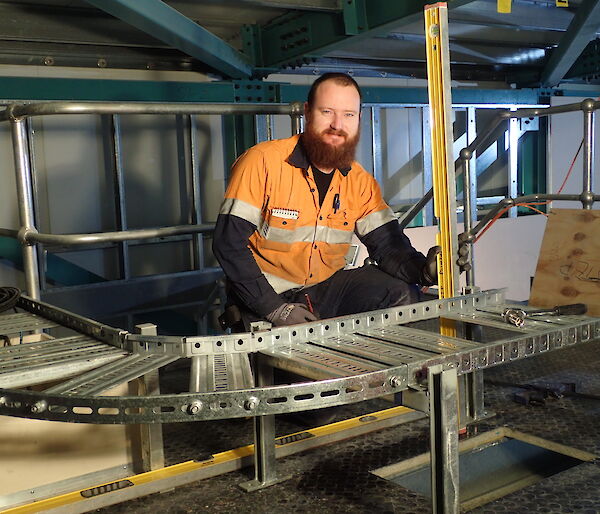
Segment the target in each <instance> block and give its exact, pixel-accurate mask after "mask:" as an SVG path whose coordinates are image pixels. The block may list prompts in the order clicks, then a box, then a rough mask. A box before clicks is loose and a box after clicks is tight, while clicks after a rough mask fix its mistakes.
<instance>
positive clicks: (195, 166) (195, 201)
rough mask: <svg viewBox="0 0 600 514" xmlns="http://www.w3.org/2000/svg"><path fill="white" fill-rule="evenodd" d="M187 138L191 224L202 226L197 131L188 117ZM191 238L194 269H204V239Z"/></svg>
mask: <svg viewBox="0 0 600 514" xmlns="http://www.w3.org/2000/svg"><path fill="white" fill-rule="evenodd" d="M188 122H189V136H190V164H191V175H192V212H191V223H192V224H195V225H202V188H201V182H200V166H199V155H198V151H199V150H198V130H197V122H196V117H195V116H192V115H189V116H188ZM192 237H193V241H194V269H197V270H199V269H202V268H204V238H203V235H202V233H198V234H196V235H194V236H192Z"/></svg>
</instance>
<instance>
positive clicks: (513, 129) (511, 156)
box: [507, 118, 519, 218]
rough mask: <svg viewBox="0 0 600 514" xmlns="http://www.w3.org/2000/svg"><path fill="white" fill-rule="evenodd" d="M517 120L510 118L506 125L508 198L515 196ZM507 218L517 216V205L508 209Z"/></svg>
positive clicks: (517, 155)
mask: <svg viewBox="0 0 600 514" xmlns="http://www.w3.org/2000/svg"><path fill="white" fill-rule="evenodd" d="M518 148H519V120H518V119H517V118H511V119H510V121H509V125H508V191H507V196H508V197H509V198H516V196H517V195H518V190H517V185H518V184H517V164H518V157H519V152H518ZM508 217H509V218H516V217H517V207H513V208H512V209H510V210H509V211H508Z"/></svg>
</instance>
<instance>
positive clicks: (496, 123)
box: [400, 98, 600, 288]
mask: <svg viewBox="0 0 600 514" xmlns="http://www.w3.org/2000/svg"><path fill="white" fill-rule="evenodd" d="M599 108H600V102H599V101H595V100H593V99H591V98H587V99H585V100H583V101H581V102H576V103H572V104H566V105H560V106H555V107H539V108H524V109H516V110H514V111H508V110H506V111H501V112H500V113H499V114H498V116H496V117H495V118H494V119H493V120H492V121H491V122H490V123H489V125H488V126H487V128H486V130H485V131H484V132H482V133H481V134H478V135H477V137H476V138H475V139H474V140H473V141H472V142H471V144H469V145H468V146H466V147H465V148H463V149H462V150H461V152H460V157H459V158H458V159H457V160H456V161H455V163H454V165H455V168H456V174H457V176H458V175H460V174H461V173H464V184H465V186H464V225H465V231H464V232H463V233H462V234H460V236H459V240H460V242H461V243H462V244H467V245H468V249H469V256H468V258H469V261H470V264H471V268H470V269H469V270H468V271H467V272H466V284H467V286H468V287H470V288H471V287H474V286H475V268H474V265H473V249H472V245H473V243H474V241H475V236H476V235H477V234H478V233H479V232H481V231H482V230H483V229H484V228H485V227H486V226H487V225H488V223H490V222H491V221H492V220H493V219H494V218H495V217H496V216H497V215H498V213H499V212H501V211H502V210H503V209H505V208H507V207H513V206H516V205H517V204H521V203H530V202H538V201H552V200H563V201H573V202H581V204H582V207H583V209H591V208H592V206H593V204H594V202H598V201H600V195H597V194H594V192H593V189H594V153H595V141H594V124H595V111H596V110H597V109H599ZM576 111H582V112H583V187H582V191H581V193H580V194H550V193H548V194H546V193H540V194H531V195H526V196H517V197H510V196H509V197H507V198H504V199H503V200H501V201H500V202H498V204H497V205H496V206H494V207H493V208H492V209H490V210H489V211H488V212H487V213H486V215H485V216H484V217H483V219H481V221H479V222H478V223H477V207H476V202H474V201H473V198H475V199H476V198H477V177H476V174H473V173H471V160H472V158H473V156H474V155H475V152H477V150H479V149H480V148H481V147H482V146H483V145H484V143H485V142H486V141H488V140H490V139H491V138H498V137H499V136H500V135H501V134H502V133H503V132H505V131H506V130H507V127H506V124H507V122H509V121H510V120H511V119H520V118H536V117H544V116H552V115H555V114H562V113H568V112H576ZM432 198H433V188H432V189H430V190H429V191H427V193H425V195H424V196H423V197H422V198H421V200H419V201H418V202H417V203H415V204H414V205H413V206H412V207H411V208H410V209H409V210H408V211H407V212H406V214H405V215H404V216H403V218H402V220H401V221H400V225H401V226H402V228H405V227H407V226H408V224H409V223H410V222H411V221H412V220H413V219H414V218H415V217H416V216H417V214H418V213H419V212H420V211H421V210H422V209H423V208H424V207H425V206H426V205H427V204H428V203H429V201H430V200H431V199H432ZM457 259H458V255H455V256H454V258H453V260H454V262H456V260H457Z"/></svg>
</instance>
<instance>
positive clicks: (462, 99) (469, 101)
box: [280, 84, 540, 105]
mask: <svg viewBox="0 0 600 514" xmlns="http://www.w3.org/2000/svg"><path fill="white" fill-rule="evenodd" d="M308 90H309V86H298V85H286V84H282V85H281V86H280V95H281V101H282V102H297V101H304V100H306V97H307V95H308ZM361 90H362V93H363V102H364V103H372V104H415V105H424V104H428V103H429V99H428V96H427V88H424V87H421V88H417V87H363V88H361ZM539 100H540V91H539V90H538V89H470V88H464V89H453V90H452V102H453V103H454V104H461V105H479V104H482V105H485V104H505V105H509V104H510V105H512V104H515V105H536V104H538V103H540V102H539Z"/></svg>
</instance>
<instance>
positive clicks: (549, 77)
mask: <svg viewBox="0 0 600 514" xmlns="http://www.w3.org/2000/svg"><path fill="white" fill-rule="evenodd" d="M598 29H600V0H583V2H582V3H581V4H580V5H579V6H578V7H577V11H576V12H575V16H574V17H573V19H572V20H571V23H570V24H569V28H568V29H567V31H566V32H565V34H564V35H563V37H562V38H561V40H560V43H559V45H558V48H555V49H554V51H553V52H552V55H551V56H550V59H549V60H548V63H547V64H546V67H545V68H544V71H542V75H541V84H542V85H543V86H556V85H557V84H559V83H560V82H561V80H562V79H563V78H564V77H565V75H566V74H567V72H568V71H569V69H570V68H571V67H572V66H573V64H575V62H576V61H577V58H578V57H579V56H580V55H581V53H582V52H583V50H584V49H585V47H586V46H587V45H588V43H589V42H590V41H591V40H593V39H595V38H596V32H598Z"/></svg>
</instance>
